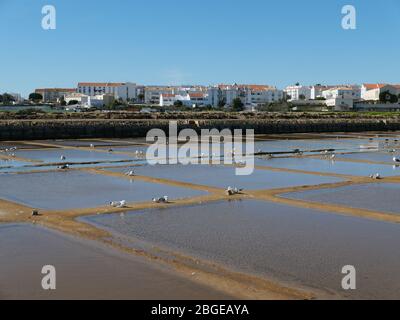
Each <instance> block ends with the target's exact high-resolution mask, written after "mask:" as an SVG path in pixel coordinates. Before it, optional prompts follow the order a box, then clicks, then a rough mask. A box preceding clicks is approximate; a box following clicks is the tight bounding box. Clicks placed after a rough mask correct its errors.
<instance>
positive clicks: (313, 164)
mask: <svg viewBox="0 0 400 320" xmlns="http://www.w3.org/2000/svg"><path fill="white" fill-rule="evenodd" d="M255 163H256V164H257V165H260V166H269V167H276V168H287V169H295V170H304V171H312V172H326V173H335V174H346V175H353V176H369V175H371V174H375V173H380V175H381V176H382V177H385V176H398V175H399V176H400V168H395V167H392V166H390V165H385V164H369V163H355V162H345V161H331V160H325V159H313V158H275V159H270V160H266V159H261V158H256V160H255Z"/></svg>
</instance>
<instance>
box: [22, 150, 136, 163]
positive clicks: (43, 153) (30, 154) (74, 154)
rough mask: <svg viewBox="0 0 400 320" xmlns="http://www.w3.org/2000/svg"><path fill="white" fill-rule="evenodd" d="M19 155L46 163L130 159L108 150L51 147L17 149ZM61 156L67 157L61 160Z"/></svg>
mask: <svg viewBox="0 0 400 320" xmlns="http://www.w3.org/2000/svg"><path fill="white" fill-rule="evenodd" d="M15 154H16V156H17V157H21V158H25V159H32V160H39V161H43V162H46V163H60V162H66V163H68V162H91V161H93V162H94V161H119V160H129V159H130V157H129V156H125V155H118V154H113V153H108V152H97V151H85V150H75V149H50V150H29V151H24V150H22V151H16V152H15ZM61 156H64V157H65V158H66V159H65V160H61Z"/></svg>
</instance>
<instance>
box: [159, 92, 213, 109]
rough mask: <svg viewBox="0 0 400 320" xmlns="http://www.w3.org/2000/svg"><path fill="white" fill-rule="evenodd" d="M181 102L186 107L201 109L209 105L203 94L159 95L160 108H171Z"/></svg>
mask: <svg viewBox="0 0 400 320" xmlns="http://www.w3.org/2000/svg"><path fill="white" fill-rule="evenodd" d="M177 101H181V102H182V103H183V105H184V106H187V107H201V106H206V105H208V104H209V100H208V94H207V93H203V92H189V93H184V94H172V93H163V94H160V106H161V107H167V106H173V105H174V104H175V102H177Z"/></svg>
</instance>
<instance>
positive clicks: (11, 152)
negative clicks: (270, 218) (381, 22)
mask: <svg viewBox="0 0 400 320" xmlns="http://www.w3.org/2000/svg"><path fill="white" fill-rule="evenodd" d="M372 140H373V138H370V141H372ZM394 141H395V143H397V142H398V140H394ZM385 143H386V144H388V143H389V139H386V140H385ZM90 147H91V148H94V147H95V146H94V144H90ZM16 150H17V147H11V148H7V149H3V150H0V152H5V153H7V154H8V156H10V157H15V151H16ZM296 151H297V152H295V153H296V154H297V155H302V154H303V152H302V151H301V150H296ZM108 152H110V153H111V152H113V149H111V148H110V149H108ZM389 152H391V153H395V152H397V150H396V149H392V150H389ZM262 153H263V151H262V150H261V149H260V150H258V154H262ZM135 155H136V156H137V157H143V156H144V152H143V151H139V150H137V151H136V152H135ZM228 155H230V156H232V157H233V159H235V157H236V149H235V148H234V149H233V150H232V151H231V152H229V153H228ZM322 155H323V156H324V157H325V158H328V159H331V160H334V159H335V158H336V155H335V153H334V152H332V151H329V150H325V151H323V152H322ZM204 157H206V155H205V154H204V153H202V154H201V155H200V158H204ZM212 157H216V154H215V153H213V154H212ZM266 158H267V159H272V158H274V156H273V155H272V154H267V155H266ZM66 159H67V158H66V156H64V155H61V156H60V160H61V161H62V162H65V161H66ZM393 162H394V163H396V164H400V157H397V156H394V157H393ZM233 163H234V164H236V165H244V164H245V162H244V161H236V160H234V161H233ZM58 169H61V170H66V169H69V164H68V163H65V164H61V165H60V166H58ZM125 175H126V176H129V177H133V176H135V171H134V170H133V169H131V170H129V171H127V172H125ZM370 178H372V179H376V180H377V179H382V177H381V175H380V174H379V173H375V174H371V175H370ZM242 191H243V189H240V188H236V187H231V186H229V187H228V188H227V189H226V190H225V193H226V194H227V195H228V196H233V195H237V194H240V193H242ZM152 201H153V202H154V203H169V197H168V196H163V197H156V198H153V199H152ZM110 206H111V207H113V208H126V207H127V201H126V200H121V201H112V202H110ZM37 214H38V212H37V211H34V212H33V215H37Z"/></svg>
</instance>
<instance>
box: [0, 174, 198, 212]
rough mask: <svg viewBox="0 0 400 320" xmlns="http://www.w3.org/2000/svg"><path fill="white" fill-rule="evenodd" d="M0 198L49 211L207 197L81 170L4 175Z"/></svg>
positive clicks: (167, 186)
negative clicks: (154, 199) (161, 199)
mask: <svg viewBox="0 0 400 320" xmlns="http://www.w3.org/2000/svg"><path fill="white" fill-rule="evenodd" d="M1 182H2V183H1V184H0V198H2V199H5V200H9V201H12V202H16V203H20V204H23V205H26V206H29V207H33V208H38V209H48V210H56V209H61V210H66V209H73V208H91V207H97V206H103V205H108V204H109V203H110V202H111V201H121V200H126V201H128V202H136V201H137V202H146V201H151V200H152V198H153V197H161V196H164V195H168V196H169V197H170V199H180V198H187V197H193V196H199V195H204V194H206V193H205V192H202V191H198V190H191V189H185V188H180V187H175V186H169V185H164V184H157V183H149V182H144V181H139V180H135V179H134V178H132V179H124V178H115V177H110V176H103V175H99V174H92V173H87V172H81V171H66V172H41V173H23V174H2V175H1Z"/></svg>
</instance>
